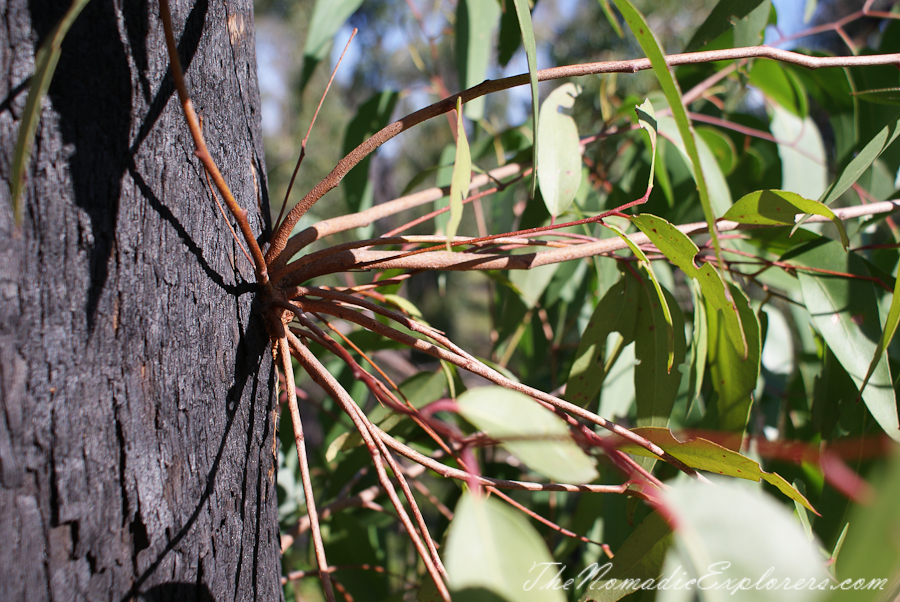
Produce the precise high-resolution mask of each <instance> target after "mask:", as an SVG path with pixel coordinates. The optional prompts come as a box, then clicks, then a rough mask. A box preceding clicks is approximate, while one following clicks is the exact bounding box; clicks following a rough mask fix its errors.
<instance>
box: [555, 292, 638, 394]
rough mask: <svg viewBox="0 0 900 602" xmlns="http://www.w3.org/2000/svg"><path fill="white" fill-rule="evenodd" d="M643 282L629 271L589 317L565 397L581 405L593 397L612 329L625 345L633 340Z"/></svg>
mask: <svg viewBox="0 0 900 602" xmlns="http://www.w3.org/2000/svg"><path fill="white" fill-rule="evenodd" d="M640 288H641V287H640V282H639V281H638V280H637V279H635V278H634V277H632V276H631V275H630V274H629V275H627V276H625V277H624V278H622V279H621V280H619V281H618V282H617V283H616V284H614V285H613V286H612V287H611V288H610V289H609V290H608V291H607V292H606V294H605V295H603V298H602V299H600V303H598V304H597V307H596V308H595V309H594V313H593V314H592V315H591V319H590V320H589V321H588V324H587V328H585V330H584V334H582V335H581V341H580V342H579V343H578V351H577V352H576V353H575V362H574V363H573V364H572V369H571V370H570V372H569V379H568V381H567V382H566V399H568V400H569V401H571V402H572V403H575V404H578V405H580V406H582V407H584V406H586V405H587V404H588V403H589V402H590V401H592V400H593V399H594V398H595V397H596V396H597V393H599V392H600V388H601V387H602V386H603V381H604V379H605V378H606V371H605V370H604V362H605V360H606V354H605V349H606V339H607V337H608V336H609V334H610V333H612V332H618V333H619V334H621V335H622V338H623V339H624V340H623V343H622V344H623V345H628V344H629V343H631V342H632V341H634V325H635V322H636V317H637V316H636V309H637V303H638V295H639V294H640V292H641V291H640Z"/></svg>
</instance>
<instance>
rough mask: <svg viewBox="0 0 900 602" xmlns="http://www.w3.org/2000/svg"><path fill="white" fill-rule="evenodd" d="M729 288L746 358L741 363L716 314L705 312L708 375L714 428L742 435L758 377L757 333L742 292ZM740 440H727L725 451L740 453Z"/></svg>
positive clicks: (731, 286) (736, 349)
mask: <svg viewBox="0 0 900 602" xmlns="http://www.w3.org/2000/svg"><path fill="white" fill-rule="evenodd" d="M730 288H731V296H732V298H733V299H734V303H735V305H736V306H737V308H738V312H740V315H741V324H742V325H743V327H744V334H745V335H746V337H747V348H748V353H747V358H746V359H742V357H741V350H740V348H738V347H737V346H735V345H734V343H733V342H732V341H731V340H730V339H729V338H728V333H727V332H726V329H725V325H724V324H722V320H721V319H720V317H719V313H718V312H716V311H710V309H709V308H708V309H707V316H708V319H709V334H708V336H709V348H708V349H709V351H708V353H709V356H708V361H709V375H710V380H712V385H713V389H715V391H716V393H717V398H716V406H715V408H716V417H717V419H718V422H717V425H716V426H717V427H718V428H719V429H720V430H722V431H726V432H729V433H739V434H740V435H743V433H744V430H745V429H746V428H747V421H748V420H749V419H750V406H751V405H752V403H753V397H752V394H753V390H754V389H755V388H756V380H757V378H758V377H759V364H760V332H759V321H758V320H757V318H756V314H754V313H753V310H752V309H751V308H750V302H749V301H748V300H747V297H746V296H745V295H744V293H743V291H741V289H740V288H738V287H737V286H734V285H730ZM741 439H742V437H741V436H737V437H731V438H729V440H728V441H727V445H726V447H730V448H733V449H740V446H741Z"/></svg>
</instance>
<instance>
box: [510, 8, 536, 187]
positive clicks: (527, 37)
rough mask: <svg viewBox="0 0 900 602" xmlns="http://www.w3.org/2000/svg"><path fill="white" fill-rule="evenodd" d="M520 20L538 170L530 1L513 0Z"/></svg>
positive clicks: (533, 47)
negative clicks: (526, 62)
mask: <svg viewBox="0 0 900 602" xmlns="http://www.w3.org/2000/svg"><path fill="white" fill-rule="evenodd" d="M512 1H513V3H514V4H515V7H516V17H518V20H519V31H520V32H521V33H522V44H523V45H524V46H525V56H526V58H527V59H528V78H529V80H530V81H531V110H532V125H533V127H532V131H533V132H534V169H535V173H537V169H538V148H539V146H538V80H537V46H536V45H535V43H534V27H533V26H532V24H531V9H530V8H529V7H528V0H512ZM536 187H537V178H532V180H531V194H532V195H533V194H534V192H535V189H536Z"/></svg>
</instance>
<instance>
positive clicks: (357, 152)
mask: <svg viewBox="0 0 900 602" xmlns="http://www.w3.org/2000/svg"><path fill="white" fill-rule="evenodd" d="M746 58H769V59H773V60H778V61H782V62H785V63H792V64H795V65H800V66H803V67H807V68H809V69H821V68H823V67H853V66H870V65H898V64H900V54H880V55H869V56H847V57H844V56H839V57H812V56H806V55H803V54H798V53H796V52H790V51H787V50H780V49H778V48H770V47H769V46H753V47H749V48H730V49H725V50H708V51H703V52H690V53H685V54H673V55H669V56H667V57H666V62H667V63H668V64H669V65H670V66H673V67H674V66H678V65H689V64H697V63H708V62H713V61H722V60H735V59H746ZM650 68H651V65H650V60H649V59H646V58H643V59H634V60H627V61H607V62H601V63H585V64H582V65H571V66H566V67H554V68H552V69H542V70H540V71H538V72H537V76H538V79H539V80H540V81H546V80H552V79H562V78H566V77H578V76H584V75H596V74H599V73H636V72H638V71H644V70H647V69H650ZM528 82H529V77H528V74H524V73H523V74H522V75H516V76H513V77H507V78H503V79H498V80H487V81H485V82H483V83H481V84H479V85H477V86H475V87H473V88H469V89H468V90H464V91H462V92H460V93H459V94H454V95H453V96H450V97H447V98H445V99H444V100H441V101H439V102H437V103H435V104H433V105H431V106H428V107H426V108H424V109H421V110H419V111H416V112H415V113H412V114H410V115H407V116H406V117H403V118H402V119H400V120H399V121H395V122H394V123H392V124H390V125H388V126H387V127H385V128H384V129H382V130H380V131H378V132H377V133H375V135H373V136H372V137H371V138H369V139H368V140H366V141H365V142H363V143H362V144H360V145H359V146H357V147H356V148H355V149H353V150H352V151H351V152H350V153H349V154H348V155H347V156H346V157H344V158H343V159H341V160H340V161H339V162H338V164H337V165H336V166H335V168H334V169H333V170H332V171H331V173H330V174H328V176H326V177H325V179H324V180H322V181H321V182H319V183H318V184H317V185H316V186H315V187H314V188H313V189H312V190H311V191H310V192H309V193H307V195H306V196H305V197H304V198H303V199H302V200H300V202H299V203H297V205H295V206H294V207H293V209H291V211H290V212H289V213H288V215H287V217H286V218H285V220H284V223H282V224H281V226H280V227H279V228H278V230H277V231H276V232H275V235H274V236H273V237H272V245H271V247H270V248H269V250H268V252H267V253H266V260H267V261H268V262H269V263H270V264H271V263H273V262H274V264H275V266H276V267H280V266H282V265H284V263H285V262H287V260H288V259H289V258H290V255H293V253H290V254H288V256H287V257H285V256H283V254H282V251H284V250H285V248H286V245H287V243H288V239H289V238H290V234H291V230H292V229H293V228H294V226H295V225H296V224H297V222H298V221H299V220H300V218H301V217H303V215H304V214H305V213H306V212H307V211H309V209H310V208H311V207H312V206H313V205H315V204H316V203H317V202H318V201H319V199H321V198H322V197H323V196H324V195H325V194H326V193H327V192H328V191H330V190H332V189H333V188H335V187H336V186H337V185H338V184H340V182H341V180H342V179H343V178H344V176H345V175H347V173H348V172H349V171H350V170H351V169H352V168H353V167H354V166H355V165H357V164H358V163H359V162H360V161H362V160H363V159H364V158H365V157H366V156H368V155H369V154H370V153H372V152H373V151H374V150H375V149H377V148H378V147H379V146H381V145H382V144H384V143H385V142H387V141H388V140H390V139H391V138H393V137H394V136H397V135H398V134H400V133H402V132H404V131H406V130H408V129H410V128H411V127H413V126H416V125H418V124H420V123H422V122H424V121H427V120H429V119H431V118H433V117H436V116H437V115H441V114H443V113H446V112H448V111H450V110H452V109H454V108H455V107H456V100H457V98H461V99H462V101H463V102H464V103H465V102H469V101H471V100H473V99H475V98H479V97H481V96H484V95H486V94H491V93H493V92H499V91H501V90H506V89H509V88H513V87H516V86H523V85H526V84H528ZM276 258H277V259H276Z"/></svg>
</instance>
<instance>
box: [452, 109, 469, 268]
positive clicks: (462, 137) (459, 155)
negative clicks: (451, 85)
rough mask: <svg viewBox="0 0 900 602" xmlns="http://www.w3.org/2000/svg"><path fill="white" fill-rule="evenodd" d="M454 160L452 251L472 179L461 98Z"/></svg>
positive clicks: (457, 111)
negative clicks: (464, 200)
mask: <svg viewBox="0 0 900 602" xmlns="http://www.w3.org/2000/svg"><path fill="white" fill-rule="evenodd" d="M456 131H457V138H456V162H455V163H454V164H453V177H452V179H451V180H450V221H448V222H447V250H448V251H452V250H453V249H452V248H451V247H450V239H452V238H453V237H454V236H456V229H457V228H459V223H460V222H461V221H462V215H463V199H465V198H466V196H468V194H469V184H470V183H471V181H472V156H471V155H470V154H469V141H468V140H467V139H466V126H465V124H464V123H463V114H462V99H461V98H457V99H456Z"/></svg>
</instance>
